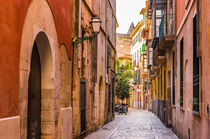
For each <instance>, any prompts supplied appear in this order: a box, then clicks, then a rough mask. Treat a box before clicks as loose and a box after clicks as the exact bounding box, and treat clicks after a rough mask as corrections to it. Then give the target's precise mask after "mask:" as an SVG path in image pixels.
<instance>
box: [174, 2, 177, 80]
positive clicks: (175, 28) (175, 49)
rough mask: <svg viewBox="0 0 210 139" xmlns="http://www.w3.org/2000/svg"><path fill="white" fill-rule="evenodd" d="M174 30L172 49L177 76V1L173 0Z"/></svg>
mask: <svg viewBox="0 0 210 139" xmlns="http://www.w3.org/2000/svg"><path fill="white" fill-rule="evenodd" d="M174 30H175V41H174V44H175V48H174V51H175V75H176V76H177V0H175V27H174Z"/></svg>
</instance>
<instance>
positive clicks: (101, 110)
mask: <svg viewBox="0 0 210 139" xmlns="http://www.w3.org/2000/svg"><path fill="white" fill-rule="evenodd" d="M103 96H104V84H103V77H102V76H101V77H100V79H99V125H100V126H102V125H103V124H104V123H103V122H104V97H103Z"/></svg>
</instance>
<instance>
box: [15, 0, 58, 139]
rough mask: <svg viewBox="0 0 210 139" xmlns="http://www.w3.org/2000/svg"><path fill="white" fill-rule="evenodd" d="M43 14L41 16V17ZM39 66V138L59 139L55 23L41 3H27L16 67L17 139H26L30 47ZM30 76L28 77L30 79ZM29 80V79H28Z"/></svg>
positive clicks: (43, 0) (42, 1) (45, 5)
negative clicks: (17, 83) (18, 135)
mask: <svg viewBox="0 0 210 139" xmlns="http://www.w3.org/2000/svg"><path fill="white" fill-rule="evenodd" d="M43 13H44V14H43ZM35 43H36V45H37V49H38V52H39V57H40V65H41V77H40V78H41V89H40V90H41V98H40V101H41V104H40V107H41V112H40V113H41V114H39V116H40V115H41V122H40V125H41V130H40V136H41V138H43V137H44V138H59V136H60V134H59V132H60V131H59V125H60V123H59V114H60V113H59V112H60V111H59V105H60V101H59V97H60V88H61V87H60V53H59V47H58V46H59V44H58V36H57V31H56V26H55V20H54V17H53V14H52V11H51V9H50V6H49V4H48V2H47V1H45V0H35V1H31V3H30V6H29V8H28V11H27V14H26V17H25V21H24V26H23V29H22V36H21V44H20V64H19V115H20V134H21V135H20V136H21V139H26V138H28V132H29V131H28V126H29V125H30V124H29V123H28V116H29V115H28V114H29V113H30V111H29V110H28V109H29V108H28V105H29V104H28V102H29V101H31V100H30V98H29V95H30V94H29V88H30V86H29V82H30V81H29V76H30V74H31V73H32V72H33V68H32V67H31V64H32V61H33V56H32V53H33V51H34V45H35ZM31 76H32V75H31ZM30 80H32V79H30Z"/></svg>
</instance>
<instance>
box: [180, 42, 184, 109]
mask: <svg viewBox="0 0 210 139" xmlns="http://www.w3.org/2000/svg"><path fill="white" fill-rule="evenodd" d="M183 45H184V42H183V38H182V40H181V41H180V107H182V108H183V100H184V99H183Z"/></svg>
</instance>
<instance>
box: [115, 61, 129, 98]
mask: <svg viewBox="0 0 210 139" xmlns="http://www.w3.org/2000/svg"><path fill="white" fill-rule="evenodd" d="M116 72H117V74H116V82H115V83H116V88H115V90H116V96H117V97H118V98H120V99H121V100H124V99H125V98H129V92H130V87H131V86H130V79H132V78H133V71H132V63H131V62H128V61H127V62H126V63H125V64H120V60H119V59H116Z"/></svg>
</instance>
